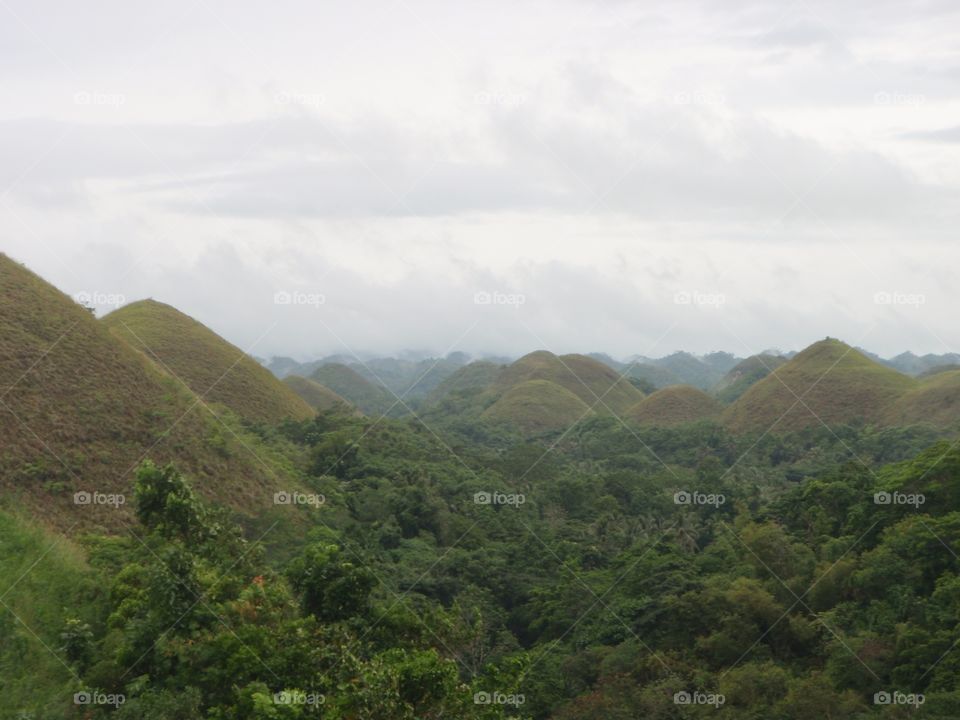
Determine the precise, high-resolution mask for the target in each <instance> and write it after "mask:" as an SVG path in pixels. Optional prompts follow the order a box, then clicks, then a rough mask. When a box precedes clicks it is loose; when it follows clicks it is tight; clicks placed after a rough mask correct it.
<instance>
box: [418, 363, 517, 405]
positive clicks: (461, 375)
mask: <svg viewBox="0 0 960 720" xmlns="http://www.w3.org/2000/svg"><path fill="white" fill-rule="evenodd" d="M501 370H502V366H501V365H497V364H496V363H492V362H487V361H486V360H477V361H475V362H472V363H470V364H469V365H464V366H463V367H461V368H460V369H458V370H457V371H456V372H455V373H453V374H452V375H450V376H449V377H447V378H445V379H444V380H443V381H442V382H441V383H440V384H438V385H437V387H435V388H434V389H433V390H432V391H431V392H430V394H429V395H427V398H426V402H427V403H430V404H432V403H437V402H440V401H441V400H442V399H443V398H445V397H447V396H449V395H453V394H462V393H466V392H471V391H478V390H483V389H486V388H488V387H490V386H491V385H493V384H494V382H496V380H497V377H498V376H499V375H500V372H501Z"/></svg>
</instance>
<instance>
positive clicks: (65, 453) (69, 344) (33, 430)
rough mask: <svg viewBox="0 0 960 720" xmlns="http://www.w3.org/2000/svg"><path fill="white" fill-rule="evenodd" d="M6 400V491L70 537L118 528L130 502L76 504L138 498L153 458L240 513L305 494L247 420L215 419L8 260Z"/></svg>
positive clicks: (3, 272)
mask: <svg viewBox="0 0 960 720" xmlns="http://www.w3.org/2000/svg"><path fill="white" fill-rule="evenodd" d="M281 387H285V386H282V385H281ZM0 399H2V402H0V437H2V438H3V442H2V444H0V491H2V494H3V496H4V497H6V498H8V500H9V502H11V503H13V504H14V506H16V507H17V508H18V509H20V510H22V511H24V512H25V513H27V514H29V515H31V516H33V517H36V518H38V519H40V520H41V521H43V522H46V523H49V524H50V525H52V526H54V527H56V528H58V529H61V530H71V531H72V532H73V533H76V532H80V531H107V532H113V531H119V530H121V529H122V528H123V527H124V526H125V523H127V522H128V521H129V519H130V505H129V504H127V505H126V506H124V507H122V508H120V509H115V508H112V507H108V506H104V505H99V506H96V505H87V506H78V505H76V504H74V502H73V494H74V493H75V492H77V491H81V490H82V491H98V492H101V493H112V494H125V495H129V494H130V492H131V487H132V471H133V469H134V468H135V467H136V465H137V464H138V463H139V462H140V460H141V459H143V458H144V457H150V458H151V459H153V460H155V461H156V462H159V463H166V462H176V463H177V464H178V465H179V467H180V468H181V469H182V471H183V472H184V473H185V474H187V475H188V476H190V477H191V478H192V479H193V480H194V483H195V486H196V487H197V489H198V490H199V491H200V492H201V493H202V494H203V495H204V496H206V497H207V498H209V499H214V500H218V501H220V502H223V503H224V504H225V505H227V506H228V507H231V508H233V509H235V510H236V511H237V512H239V513H241V514H247V515H254V514H260V511H261V510H262V507H263V505H264V504H265V503H266V502H268V499H269V498H271V494H272V492H273V489H274V488H276V489H281V488H289V487H296V485H295V479H296V478H295V477H294V475H293V474H292V473H291V471H290V468H289V465H288V464H286V463H285V461H284V460H283V458H282V457H281V454H280V453H278V452H276V451H274V450H273V449H272V448H268V447H266V445H265V443H263V442H261V441H260V439H259V438H258V437H255V436H253V434H252V433H250V432H249V431H247V430H245V429H244V426H243V422H242V421H241V419H240V418H239V417H238V416H236V415H235V414H233V413H232V412H231V411H230V410H229V409H227V408H224V407H222V406H213V407H212V409H213V410H214V412H216V413H217V415H218V416H219V417H220V420H217V419H216V418H215V417H213V416H212V415H211V413H210V412H209V411H208V410H207V408H206V407H204V406H203V405H201V404H199V403H198V402H197V398H196V396H195V395H194V393H192V392H191V391H190V390H189V389H187V388H185V387H184V386H183V384H182V383H180V382H179V381H178V380H175V379H174V378H172V377H170V376H169V375H166V374H165V373H164V372H163V371H162V370H161V369H160V367H159V366H158V365H157V364H156V363H154V362H152V361H150V360H149V359H148V358H147V357H146V356H145V355H144V354H142V353H140V352H137V351H135V350H133V349H132V348H131V347H130V346H129V345H128V344H127V343H125V342H122V341H121V340H119V339H118V338H117V337H116V336H115V335H114V334H113V333H111V331H110V329H109V326H108V324H105V323H103V322H99V321H97V320H96V318H94V317H93V315H92V314H91V313H90V312H89V311H87V310H86V309H84V308H82V307H81V306H79V305H77V304H76V303H75V302H73V300H71V299H70V298H69V297H67V296H66V295H64V294H63V293H61V292H60V291H58V290H57V289H56V288H54V287H53V286H51V285H50V284H48V283H46V282H45V281H43V280H42V279H41V278H39V277H38V276H37V275H35V274H34V273H32V272H30V271H29V270H27V269H26V268H24V267H23V266H21V265H19V264H17V263H15V262H14V261H12V260H10V259H9V258H7V257H6V256H3V255H0ZM297 401H298V402H301V401H299V399H297ZM308 410H309V408H308ZM311 412H312V411H311Z"/></svg>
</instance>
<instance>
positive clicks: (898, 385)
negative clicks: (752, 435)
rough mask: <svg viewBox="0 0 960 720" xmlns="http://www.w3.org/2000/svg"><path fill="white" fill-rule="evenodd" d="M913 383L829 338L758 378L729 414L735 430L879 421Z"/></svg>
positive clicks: (727, 420) (780, 429)
mask: <svg viewBox="0 0 960 720" xmlns="http://www.w3.org/2000/svg"><path fill="white" fill-rule="evenodd" d="M913 385H914V380H913V379H912V378H909V377H907V376H906V375H902V374H901V373H899V372H897V371H896V370H892V369H890V368H887V367H884V366H883V365H880V364H879V363H876V362H874V361H872V360H870V359H869V358H867V357H866V356H865V355H863V354H862V353H860V352H859V351H857V350H854V349H853V348H851V347H850V346H849V345H847V344H845V343H843V342H840V341H839V340H834V339H832V338H827V339H826V340H821V341H820V342H817V343H814V344H813V345H811V346H810V347H808V348H807V349H805V350H804V351H803V352H800V353H798V354H797V355H796V356H794V357H793V358H791V359H790V361H789V362H787V363H784V364H783V365H782V366H781V367H780V368H778V369H777V370H776V371H775V372H774V373H771V374H770V375H769V376H767V377H765V378H764V379H763V380H760V381H759V382H757V383H755V384H754V385H753V386H752V387H750V388H749V389H748V390H747V391H746V392H745V393H744V394H743V395H742V396H741V397H740V398H739V399H737V400H736V402H734V403H733V404H732V405H730V406H729V407H728V408H727V410H726V411H725V413H724V416H723V420H724V423H725V424H727V425H728V426H729V427H730V428H731V429H733V430H736V431H758V432H764V431H766V430H768V429H769V430H772V431H774V432H785V431H788V430H796V429H799V428H803V427H811V426H814V427H815V426H817V425H820V422H821V421H823V422H824V423H827V424H828V425H829V424H831V423H841V422H850V421H854V420H864V421H867V422H879V421H880V420H881V419H882V416H883V412H884V410H885V409H886V408H887V407H889V406H890V405H892V404H893V402H894V401H895V400H897V398H899V397H900V396H901V395H902V394H903V393H905V392H906V391H908V390H909V389H910V388H911V387H913ZM798 398H800V400H798ZM818 418H819V419H818Z"/></svg>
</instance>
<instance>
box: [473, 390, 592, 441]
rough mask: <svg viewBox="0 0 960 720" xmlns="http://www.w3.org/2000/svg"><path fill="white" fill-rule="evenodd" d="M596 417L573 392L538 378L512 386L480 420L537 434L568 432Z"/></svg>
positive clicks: (485, 411)
mask: <svg viewBox="0 0 960 720" xmlns="http://www.w3.org/2000/svg"><path fill="white" fill-rule="evenodd" d="M593 414H594V413H593V411H592V410H590V407H589V406H588V405H587V404H586V403H585V402H584V401H583V400H581V399H580V398H579V397H577V395H575V394H574V393H572V392H571V391H569V390H567V389H566V388H564V387H562V386H560V385H558V384H557V383H554V382H551V381H549V380H542V379H535V380H524V381H521V382H518V383H517V384H516V385H513V386H511V387H509V388H508V389H507V390H506V391H505V392H504V393H503V394H502V395H501V396H500V398H499V399H498V400H497V401H496V402H494V403H493V404H492V405H490V407H488V408H487V409H486V410H484V411H483V413H482V415H481V417H483V418H484V419H487V420H492V421H494V422H503V423H507V424H509V425H513V426H515V427H517V428H519V429H520V430H521V431H522V432H524V433H528V434H535V433H540V432H546V431H551V430H566V429H567V428H568V427H570V426H571V425H573V424H574V423H575V422H577V421H578V420H580V419H584V418H587V417H589V416H591V415H593Z"/></svg>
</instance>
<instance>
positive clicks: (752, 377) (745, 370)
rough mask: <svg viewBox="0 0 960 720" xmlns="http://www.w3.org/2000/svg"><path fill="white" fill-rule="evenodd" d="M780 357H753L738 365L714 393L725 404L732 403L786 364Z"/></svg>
mask: <svg viewBox="0 0 960 720" xmlns="http://www.w3.org/2000/svg"><path fill="white" fill-rule="evenodd" d="M786 361H787V360H786V358H783V357H780V356H779V355H766V354H760V355H753V356H751V357H748V358H747V359H745V360H741V361H740V362H739V363H737V364H736V365H735V366H734V367H733V368H732V369H731V370H730V371H729V372H728V373H727V374H726V375H724V376H723V379H722V380H721V381H720V382H718V383H717V384H716V385H714V387H713V393H714V395H716V397H717V399H718V400H719V401H720V402H723V403H732V402H733V401H734V400H736V399H737V398H738V397H740V396H741V395H743V394H744V393H745V392H746V391H747V390H748V389H749V388H750V386H751V385H753V384H754V383H756V382H759V381H760V380H763V379H764V378H765V377H767V375H769V374H770V372H771V371H772V370H776V369H777V368H778V367H780V366H781V365H783V364H784V363H785V362H786Z"/></svg>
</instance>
